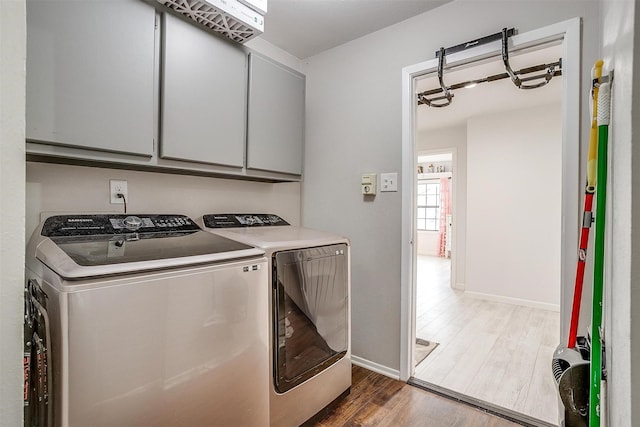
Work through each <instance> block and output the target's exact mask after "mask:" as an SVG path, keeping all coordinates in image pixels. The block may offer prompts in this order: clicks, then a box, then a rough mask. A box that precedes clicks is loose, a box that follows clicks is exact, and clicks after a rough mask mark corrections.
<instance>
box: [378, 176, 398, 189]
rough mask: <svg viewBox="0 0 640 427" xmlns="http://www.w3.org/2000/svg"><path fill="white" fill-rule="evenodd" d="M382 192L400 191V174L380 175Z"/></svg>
mask: <svg viewBox="0 0 640 427" xmlns="http://www.w3.org/2000/svg"><path fill="white" fill-rule="evenodd" d="M380 191H381V192H382V191H398V173H397V172H392V173H381V174H380Z"/></svg>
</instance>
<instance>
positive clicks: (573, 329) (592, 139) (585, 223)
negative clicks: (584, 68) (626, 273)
mask: <svg viewBox="0 0 640 427" xmlns="http://www.w3.org/2000/svg"><path fill="white" fill-rule="evenodd" d="M603 64H604V62H603V61H602V60H601V59H599V60H598V61H596V63H595V64H594V66H593V68H592V69H591V78H592V82H593V87H592V90H591V95H592V96H591V97H590V98H589V109H590V110H591V132H590V133H589V154H588V156H587V184H586V187H585V197H584V210H583V220H582V229H581V231H580V242H579V251H578V264H577V267H576V280H575V285H574V289H573V304H572V307H571V322H570V324H569V339H568V341H567V347H569V348H574V347H575V346H576V341H577V338H578V323H579V318H580V306H581V304H582V287H583V283H584V270H585V265H586V261H587V247H588V245H589V231H590V230H591V218H592V216H591V210H592V204H593V195H594V193H595V190H596V166H597V162H596V161H597V151H598V125H597V120H596V119H597V111H598V90H599V87H600V85H599V83H600V78H601V77H602V66H603Z"/></svg>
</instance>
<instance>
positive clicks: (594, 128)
mask: <svg viewBox="0 0 640 427" xmlns="http://www.w3.org/2000/svg"><path fill="white" fill-rule="evenodd" d="M603 64H604V61H602V60H601V59H600V60H598V61H596V63H595V65H594V67H593V70H592V72H591V78H592V81H593V89H592V90H593V97H592V98H591V102H590V104H591V110H592V111H591V131H590V133H589V154H588V155H587V188H586V191H587V193H594V192H595V191H596V169H597V153H598V124H597V123H598V122H597V118H598V91H599V82H600V78H601V77H602V66H603Z"/></svg>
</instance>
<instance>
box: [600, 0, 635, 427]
mask: <svg viewBox="0 0 640 427" xmlns="http://www.w3.org/2000/svg"><path fill="white" fill-rule="evenodd" d="M639 17H640V8H638V7H637V6H636V5H635V4H634V2H633V1H630V0H625V1H605V2H602V29H603V30H602V31H603V34H602V42H601V43H602V57H603V59H604V61H605V64H606V65H608V66H609V67H612V68H614V69H615V80H614V84H613V86H612V89H613V92H612V106H611V107H612V108H611V111H612V121H611V125H610V138H609V153H610V154H609V155H610V162H611V163H610V164H611V167H610V169H609V192H608V202H609V203H608V217H607V227H608V229H607V233H608V234H609V239H610V240H609V245H608V253H607V255H608V258H607V259H606V260H605V270H606V276H605V336H606V343H607V358H606V359H607V365H608V366H607V368H608V372H609V381H608V384H609V390H608V391H609V399H608V403H609V407H608V408H607V409H608V410H607V413H608V415H609V425H611V426H616V427H629V426H638V425H640V410H639V409H638V408H640V405H639V403H640V367H639V366H638V360H640V320H639V319H638V316H634V312H636V313H637V312H638V307H640V289H639V287H638V284H639V283H640V263H639V262H638V259H640V233H639V232H638V230H640V210H639V209H638V207H637V206H636V205H637V203H638V201H639V200H640V174H639V173H638V165H640V145H639V144H640V138H639V137H638V129H640V114H638V108H637V105H638V102H637V101H635V102H633V99H636V100H637V99H640V98H639V95H640V94H639V92H640V82H639V81H638V78H637V77H635V78H634V74H636V75H637V69H638V60H639V59H640V34H638V32H637V30H636V31H634V28H635V26H637V23H638V22H639V21H638V19H639ZM634 107H635V108H634ZM634 129H635V133H634V132H633V130H634ZM634 166H635V168H634ZM629 397H631V399H629Z"/></svg>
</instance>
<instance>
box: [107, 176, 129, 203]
mask: <svg viewBox="0 0 640 427" xmlns="http://www.w3.org/2000/svg"><path fill="white" fill-rule="evenodd" d="M109 188H110V191H109V194H110V200H111V204H112V205H122V204H124V200H123V199H122V198H121V197H118V194H122V195H124V197H125V199H127V200H128V199H129V194H128V193H127V181H119V180H117V179H110V180H109Z"/></svg>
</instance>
